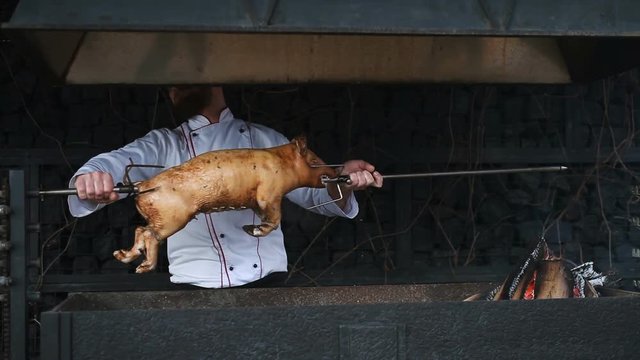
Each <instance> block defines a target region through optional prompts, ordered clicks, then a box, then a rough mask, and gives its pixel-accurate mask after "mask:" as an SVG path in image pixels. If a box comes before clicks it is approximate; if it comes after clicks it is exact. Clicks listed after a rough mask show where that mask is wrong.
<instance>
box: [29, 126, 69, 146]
mask: <svg viewBox="0 0 640 360" xmlns="http://www.w3.org/2000/svg"><path fill="white" fill-rule="evenodd" d="M64 137H65V135H64V131H63V130H62V129H47V130H46V131H45V132H44V133H39V134H38V135H36V136H35V138H34V141H33V147H35V148H58V143H57V142H56V140H57V141H58V142H60V143H64ZM54 139H55V140H54Z"/></svg>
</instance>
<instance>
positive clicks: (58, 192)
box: [28, 186, 138, 197]
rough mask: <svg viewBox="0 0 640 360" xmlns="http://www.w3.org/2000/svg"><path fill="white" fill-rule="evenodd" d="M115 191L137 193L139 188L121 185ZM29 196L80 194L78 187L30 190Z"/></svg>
mask: <svg viewBox="0 0 640 360" xmlns="http://www.w3.org/2000/svg"><path fill="white" fill-rule="evenodd" d="M113 191H114V192H117V193H119V194H136V193H137V192H138V188H137V187H135V186H120V187H114V188H113ZM28 195H29V196H32V197H35V196H43V195H78V191H77V190H76V189H73V188H70V189H58V190H34V191H29V192H28Z"/></svg>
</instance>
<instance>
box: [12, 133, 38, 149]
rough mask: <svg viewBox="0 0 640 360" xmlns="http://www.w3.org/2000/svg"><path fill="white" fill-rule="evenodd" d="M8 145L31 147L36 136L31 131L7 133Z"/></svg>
mask: <svg viewBox="0 0 640 360" xmlns="http://www.w3.org/2000/svg"><path fill="white" fill-rule="evenodd" d="M5 135H6V137H7V145H8V146H9V147H13V148H23V149H25V148H30V147H32V145H33V139H34V136H33V134H32V133H31V132H22V133H9V132H7V133H5Z"/></svg>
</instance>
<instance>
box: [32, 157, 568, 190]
mask: <svg viewBox="0 0 640 360" xmlns="http://www.w3.org/2000/svg"><path fill="white" fill-rule="evenodd" d="M322 166H328V167H342V165H333V164H332V165H318V166H314V167H322ZM567 169H568V168H567V167H566V166H541V167H528V168H516V169H493V170H463V171H443V172H428V173H412V174H393V175H382V178H383V179H404V178H421V177H434V176H459V175H490V174H508V173H527V172H551V171H564V170H567ZM322 182H323V184H328V183H347V184H350V183H351V179H350V178H349V176H346V175H340V176H338V177H336V178H326V179H323V181H322ZM113 191H115V192H117V193H120V194H138V193H139V189H138V188H137V187H136V186H131V185H129V186H119V187H114V188H113ZM77 194H78V192H77V190H76V189H61V190H35V191H29V192H28V195H29V196H44V195H77Z"/></svg>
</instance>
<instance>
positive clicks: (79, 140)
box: [64, 127, 92, 147]
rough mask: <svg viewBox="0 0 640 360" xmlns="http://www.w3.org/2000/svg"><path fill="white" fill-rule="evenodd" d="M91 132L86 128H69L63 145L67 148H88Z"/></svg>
mask: <svg viewBox="0 0 640 360" xmlns="http://www.w3.org/2000/svg"><path fill="white" fill-rule="evenodd" d="M91 137H92V131H91V129H90V128H88V127H71V128H69V129H68V130H67V134H66V136H65V139H64V144H65V145H67V146H74V147H75V146H90V145H91V143H92V141H91V140H92V139H91Z"/></svg>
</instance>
